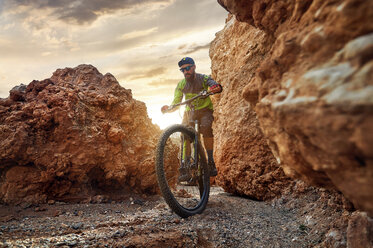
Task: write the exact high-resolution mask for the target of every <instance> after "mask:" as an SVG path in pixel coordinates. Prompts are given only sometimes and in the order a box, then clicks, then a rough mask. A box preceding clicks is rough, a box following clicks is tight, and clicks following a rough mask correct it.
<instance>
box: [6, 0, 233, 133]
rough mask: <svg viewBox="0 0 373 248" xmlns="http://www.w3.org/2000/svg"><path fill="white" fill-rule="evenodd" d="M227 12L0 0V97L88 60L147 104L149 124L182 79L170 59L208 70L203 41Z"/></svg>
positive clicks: (209, 5) (208, 4)
mask: <svg viewBox="0 0 373 248" xmlns="http://www.w3.org/2000/svg"><path fill="white" fill-rule="evenodd" d="M227 14H228V13H227V12H226V11H225V9H223V8H222V7H221V6H220V5H219V4H218V3H217V1H216V0H111V1H105V0H0V97H1V98H5V97H8V96H9V91H10V90H11V89H12V88H13V87H14V86H16V85H19V84H21V83H23V84H28V83H30V82H31V81H32V80H43V79H46V78H50V77H51V76H52V74H53V72H54V71H55V70H57V69H59V68H65V67H76V66H78V65H80V64H91V65H93V66H95V67H96V68H97V69H98V70H99V71H100V72H101V73H102V74H106V73H111V74H113V75H114V76H115V78H116V79H117V80H118V82H119V83H120V85H121V86H123V87H124V88H126V89H131V90H132V93H133V97H134V98H135V99H137V100H140V101H143V102H145V103H146V105H147V109H148V114H149V117H150V118H151V119H152V121H153V123H155V124H158V125H159V126H160V127H161V128H164V127H166V126H168V125H169V124H172V123H178V122H180V116H181V115H182V112H180V111H179V112H174V113H172V114H167V115H162V114H161V112H160V108H161V106H163V105H165V104H167V105H169V104H170V103H171V102H172V99H173V92H174V89H175V87H176V85H177V83H178V82H179V81H180V80H181V79H182V78H183V75H182V73H181V72H180V71H179V70H178V66H177V62H178V61H179V60H180V59H181V58H182V57H185V56H190V57H192V58H194V60H195V61H196V66H197V69H196V71H197V72H199V73H204V74H211V69H210V66H211V61H210V58H209V44H210V42H211V41H212V40H213V39H214V38H215V33H217V32H219V31H220V30H222V29H223V27H224V24H225V19H226V17H227Z"/></svg>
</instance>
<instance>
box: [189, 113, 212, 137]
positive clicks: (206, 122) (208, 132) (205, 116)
mask: <svg viewBox="0 0 373 248" xmlns="http://www.w3.org/2000/svg"><path fill="white" fill-rule="evenodd" d="M195 119H197V120H198V123H199V128H200V133H201V134H202V135H203V137H205V138H212V137H213V134H212V122H213V121H214V115H213V110H212V109H209V108H204V109H199V110H195V111H194V117H193V116H191V111H185V112H184V116H183V124H184V125H187V126H191V127H193V126H194V122H193V121H194V120H195Z"/></svg>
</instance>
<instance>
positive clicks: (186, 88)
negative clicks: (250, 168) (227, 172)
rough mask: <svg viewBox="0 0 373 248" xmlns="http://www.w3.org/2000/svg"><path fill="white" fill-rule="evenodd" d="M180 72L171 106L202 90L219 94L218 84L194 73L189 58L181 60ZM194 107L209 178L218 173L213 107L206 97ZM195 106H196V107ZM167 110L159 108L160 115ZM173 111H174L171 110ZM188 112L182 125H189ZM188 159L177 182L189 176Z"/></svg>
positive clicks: (192, 63)
mask: <svg viewBox="0 0 373 248" xmlns="http://www.w3.org/2000/svg"><path fill="white" fill-rule="evenodd" d="M178 65H179V67H180V71H181V72H182V73H183V74H184V79H183V80H181V81H180V82H179V83H178V84H177V86H176V89H175V93H174V100H173V102H172V104H171V105H174V104H177V103H180V102H181V100H182V99H183V96H185V100H188V99H190V98H192V97H194V96H196V95H197V94H198V93H199V92H201V91H202V90H207V91H208V92H212V93H220V92H221V91H222V90H223V88H222V86H221V85H220V84H218V83H217V82H215V81H214V80H213V79H212V78H211V77H209V76H207V75H204V74H199V73H196V71H195V70H196V65H195V63H194V60H193V59H192V58H190V57H185V58H182V59H181V60H180V61H179V63H178ZM193 104H194V107H195V116H194V118H196V119H197V120H198V123H199V124H200V131H201V133H202V135H203V141H204V142H203V143H204V145H205V148H206V151H207V156H208V165H209V168H210V176H211V177H213V176H216V175H217V174H218V171H217V170H216V166H215V162H214V158H213V148H214V137H213V134H212V122H213V120H214V117H213V105H212V101H211V99H210V97H206V98H204V99H199V100H196V101H195V102H194V103H193ZM196 104H197V105H196ZM168 109H169V106H168V105H165V106H163V107H162V108H161V111H162V113H165V112H166V111H167V110H168ZM173 110H176V108H175V109H173ZM189 111H190V108H189V107H186V109H185V112H184V116H183V124H185V125H189V118H190V116H189ZM188 147H189V146H188V145H186V147H185V148H186V152H185V153H186V155H187V156H190V148H188ZM188 160H189V157H187V158H186V160H184V162H183V163H182V166H181V168H180V169H179V170H180V176H179V181H188V180H189V179H190V178H191V176H190V174H189V171H188V170H187V169H186V166H185V164H186V163H188V162H191V161H188Z"/></svg>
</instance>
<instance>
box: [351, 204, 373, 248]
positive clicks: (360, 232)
mask: <svg viewBox="0 0 373 248" xmlns="http://www.w3.org/2000/svg"><path fill="white" fill-rule="evenodd" d="M347 247H354V248H365V247H373V219H372V218H369V217H368V216H367V214H366V213H364V212H359V211H356V212H355V213H354V214H353V215H352V216H351V218H350V221H349V222H348V228H347Z"/></svg>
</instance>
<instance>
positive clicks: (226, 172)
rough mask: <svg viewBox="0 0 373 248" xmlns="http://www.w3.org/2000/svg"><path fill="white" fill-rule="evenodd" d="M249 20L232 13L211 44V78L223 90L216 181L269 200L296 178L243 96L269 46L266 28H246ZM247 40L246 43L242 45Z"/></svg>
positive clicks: (218, 98) (218, 113)
mask: <svg viewBox="0 0 373 248" xmlns="http://www.w3.org/2000/svg"><path fill="white" fill-rule="evenodd" d="M249 27H250V26H249V25H248V24H246V23H239V22H235V21H234V19H232V18H230V20H229V21H228V22H227V25H226V27H225V29H224V30H223V31H221V32H219V34H218V35H217V38H216V39H215V40H214V42H213V43H212V46H211V48H210V56H211V59H212V66H213V67H212V71H213V75H212V76H213V78H214V79H216V80H217V82H219V83H222V84H223V87H224V90H223V92H222V93H221V94H219V95H216V96H214V99H213V100H214V108H215V112H214V118H215V121H214V125H213V130H214V138H215V144H218V145H216V146H215V154H214V156H215V161H216V164H217V167H218V169H219V174H218V177H217V180H216V181H217V183H218V184H219V185H220V186H222V187H223V188H224V190H225V191H227V192H230V193H235V194H239V195H246V196H249V197H251V198H254V199H257V200H267V199H271V198H273V197H275V196H279V195H281V194H282V192H283V191H284V190H286V188H287V187H288V186H290V185H291V184H292V180H290V178H288V177H286V176H285V174H284V172H283V171H282V169H281V168H280V167H279V165H278V164H277V162H276V159H275V157H274V156H273V154H272V152H271V150H270V148H269V147H268V145H267V143H266V139H265V137H264V135H263V133H262V131H261V129H260V126H259V122H258V120H257V118H256V114H255V112H254V110H253V109H252V108H251V107H250V106H249V105H248V104H247V102H246V101H245V100H244V98H243V97H242V91H243V89H244V87H245V86H246V84H247V80H249V79H250V78H252V77H253V74H254V71H255V67H254V66H252V64H248V63H247V62H248V58H254V59H251V60H250V62H251V63H253V64H256V66H258V65H259V64H260V62H261V59H260V55H261V54H263V53H264V52H265V50H264V49H265V47H264V46H263V45H259V46H258V42H257V41H258V40H263V39H264V38H265V37H266V35H265V33H264V32H262V31H260V30H258V32H247V29H248V28H249ZM244 41H245V42H247V44H246V45H247V46H249V47H251V48H252V49H251V50H250V56H249V57H248V56H246V53H247V49H242V46H240V45H238V44H239V43H241V42H244Z"/></svg>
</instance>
